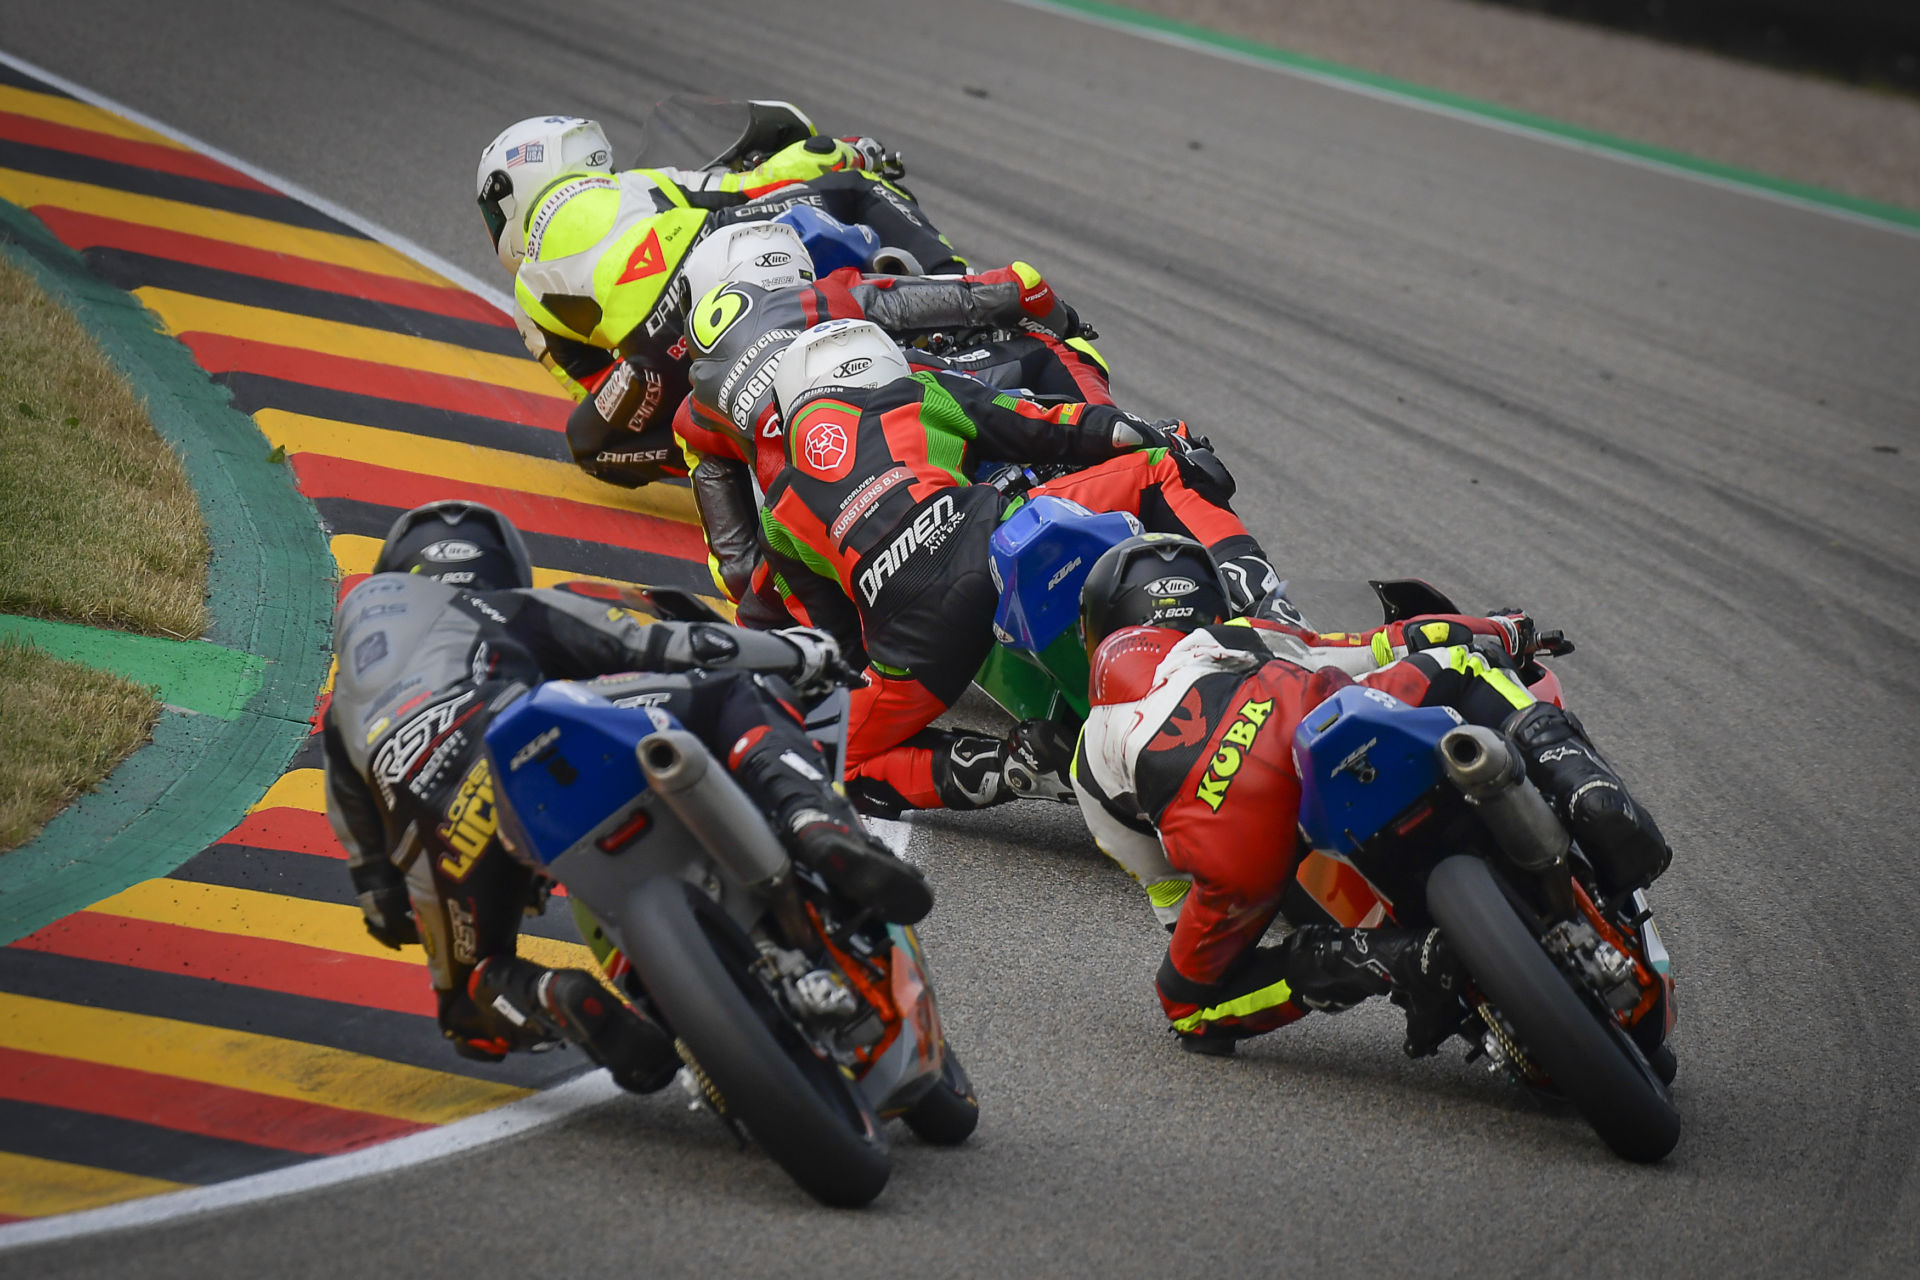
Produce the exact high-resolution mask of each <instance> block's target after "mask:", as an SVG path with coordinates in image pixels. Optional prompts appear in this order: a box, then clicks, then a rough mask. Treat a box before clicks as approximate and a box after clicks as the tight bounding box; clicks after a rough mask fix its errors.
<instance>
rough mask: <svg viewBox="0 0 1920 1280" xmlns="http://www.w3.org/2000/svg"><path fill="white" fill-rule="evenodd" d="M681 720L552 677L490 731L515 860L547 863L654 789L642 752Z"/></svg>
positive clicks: (503, 823)
mask: <svg viewBox="0 0 1920 1280" xmlns="http://www.w3.org/2000/svg"><path fill="white" fill-rule="evenodd" d="M678 727H679V722H678V721H677V720H676V719H675V718H674V717H673V716H672V715H670V714H668V713H667V712H665V711H662V710H660V709H659V708H658V707H617V706H615V705H614V704H613V703H611V702H609V701H607V700H606V699H605V698H602V697H600V696H599V695H598V694H595V693H592V692H590V691H588V689H587V688H586V687H585V686H584V685H580V684H576V683H574V682H573V681H571V680H552V681H548V682H547V683H545V684H543V685H541V686H540V687H539V688H537V689H535V690H534V691H533V692H532V693H530V694H528V695H527V696H526V697H524V698H521V699H520V700H519V701H517V702H515V703H514V704H513V705H511V706H509V707H508V708H507V709H506V710H505V711H502V712H501V713H500V714H499V715H498V716H496V717H495V718H494V721H493V723H492V724H491V725H489V726H488V727H487V732H486V737H485V742H486V751H487V758H488V760H489V762H490V764H491V766H492V769H493V777H494V803H495V805H496V806H497V807H498V809H499V813H500V828H501V831H502V832H503V833H504V834H505V836H506V840H507V844H508V847H509V848H510V849H511V850H512V851H513V854H514V856H515V857H517V858H519V859H520V860H521V861H523V862H530V863H533V864H534V865H536V866H542V867H544V866H546V865H547V864H549V863H551V862H553V861H554V859H556V858H558V857H559V856H560V855H561V854H563V853H565V852H567V850H569V849H571V848H573V847H574V846H575V845H576V844H578V843H580V841H582V840H584V839H586V838H587V837H588V836H589V835H591V834H593V833H594V831H595V830H596V829H597V828H598V827H600V826H601V825H603V824H604V823H605V822H606V820H607V819H608V818H609V817H611V816H613V815H614V814H615V813H618V812H620V811H621V810H623V809H627V808H630V807H631V805H632V803H633V801H634V800H635V798H637V797H639V796H642V795H644V794H645V793H646V791H647V790H648V787H647V779H646V775H645V774H643V773H642V772H641V771H640V761H639V758H638V757H637V756H636V755H635V754H634V749H635V748H636V747H638V746H639V744H640V743H641V741H642V740H644V739H645V738H646V737H647V736H648V735H649V734H652V733H654V732H656V731H658V730H661V729H675V728H678Z"/></svg>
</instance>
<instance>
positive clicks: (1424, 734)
mask: <svg viewBox="0 0 1920 1280" xmlns="http://www.w3.org/2000/svg"><path fill="white" fill-rule="evenodd" d="M1460 723H1461V719H1460V715H1459V713H1458V712H1456V711H1454V710H1453V709H1452V708H1451V707H1415V706H1410V705H1408V704H1407V703H1405V702H1402V701H1400V699H1398V698H1396V697H1394V696H1393V695H1392V694H1390V693H1387V692H1386V691H1385V690H1382V689H1369V688H1367V687H1366V686H1364V685H1348V686H1347V687H1345V688H1343V689H1341V690H1339V691H1338V692H1337V693H1335V694H1334V695H1333V696H1332V697H1331V698H1328V699H1327V700H1326V701H1325V702H1322V703H1321V704H1320V705H1319V706H1317V707H1315V708H1314V709H1313V710H1311V711H1309V712H1307V714H1306V715H1305V716H1303V717H1301V720H1300V727H1299V728H1298V729H1296V730H1295V731H1294V735H1293V763H1294V769H1295V771H1296V772H1297V773H1298V774H1299V776H1300V829H1301V830H1302V831H1303V832H1305V833H1306V837H1307V840H1308V843H1310V844H1311V845H1312V847H1314V848H1315V849H1321V850H1325V851H1327V852H1330V853H1341V854H1346V853H1351V852H1353V851H1354V850H1356V849H1358V848H1360V847H1361V846H1362V845H1364V844H1366V842H1367V841H1368V840H1370V839H1372V838H1373V837H1374V836H1375V835H1376V834H1378V833H1379V832H1380V831H1381V830H1382V829H1384V828H1385V827H1386V826H1387V825H1388V824H1389V823H1391V822H1393V820H1394V819H1396V818H1398V817H1399V816H1400V815H1401V814H1403V813H1405V812H1406V811H1407V809H1408V808H1409V807H1410V806H1412V805H1413V804H1414V803H1415V802H1416V801H1418V800H1419V799H1420V797H1422V796H1424V795H1426V794H1427V792H1429V791H1431V790H1432V789H1433V788H1434V785H1435V784H1436V783H1438V782H1439V781H1440V778H1441V772H1440V759H1439V756H1438V754H1437V752H1438V749H1439V745H1440V739H1441V737H1442V736H1443V735H1445V733H1446V732H1447V730H1449V729H1451V728H1453V727H1454V726H1455V725H1458V724H1460Z"/></svg>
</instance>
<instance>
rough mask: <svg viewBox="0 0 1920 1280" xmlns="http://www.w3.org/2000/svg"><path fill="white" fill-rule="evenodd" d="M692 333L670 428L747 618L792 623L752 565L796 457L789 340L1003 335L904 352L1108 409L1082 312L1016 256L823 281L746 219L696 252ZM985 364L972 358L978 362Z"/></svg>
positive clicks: (790, 232)
mask: <svg viewBox="0 0 1920 1280" xmlns="http://www.w3.org/2000/svg"><path fill="white" fill-rule="evenodd" d="M685 273H686V278H687V284H688V287H689V292H690V293H691V295H692V297H693V298H694V299H695V301H694V304H693V307H692V309H691V311H690V312H689V321H688V326H687V339H688V343H689V347H690V354H691V356H692V365H691V368H690V375H691V380H692V384H693V393H692V394H691V395H690V396H688V398H687V400H686V402H685V403H684V404H683V405H682V407H681V412H680V414H679V415H677V416H676V418H675V422H674V428H675V433H676V434H677V435H678V436H679V437H680V438H681V440H682V441H684V442H685V444H686V448H687V453H688V460H689V461H690V462H691V463H693V469H692V478H693V494H694V500H695V502H696V504H697V505H698V507H699V510H700V523H701V526H702V528H703V529H704V531H705V533H706V537H707V546H708V548H709V549H710V552H711V555H712V560H713V564H714V570H715V577H716V578H717V579H718V580H719V582H720V585H721V586H722V587H723V588H724V589H725V590H726V592H727V594H728V595H729V596H731V597H732V598H733V599H734V600H736V601H738V602H740V607H741V613H740V617H741V620H742V621H743V622H745V623H747V624H748V625H764V624H766V623H769V622H776V621H780V620H783V615H784V612H785V611H784V609H783V608H782V607H781V605H780V603H779V597H778V595H777V593H775V592H773V591H772V590H771V586H770V584H769V583H768V582H767V581H766V577H767V575H765V574H764V573H761V574H759V576H758V581H756V576H755V571H756V570H757V569H759V567H760V565H761V564H762V563H763V562H762V561H761V558H760V551H759V537H758V534H759V524H760V506H759V494H760V493H762V492H764V491H765V490H766V488H767V487H768V486H770V485H772V483H773V481H774V478H775V477H776V476H777V475H778V474H779V472H780V469H781V467H783V466H784V465H785V462H786V450H785V448H784V447H783V445H782V436H781V432H780V407H779V403H778V402H777V400H776V399H775V397H774V394H773V370H774V368H775V366H776V365H777V364H778V363H779V360H780V356H781V353H782V352H783V351H784V350H785V349H786V345H787V343H788V342H789V341H790V340H791V339H792V338H794V337H795V336H797V335H798V334H799V333H800V332H801V331H802V330H804V329H806V328H807V327H808V326H810V325H813V324H815V323H818V322H820V321H823V320H838V319H856V320H871V321H872V322H873V323H875V324H877V325H879V326H880V327H881V328H882V329H884V330H886V332H887V334H888V336H890V337H892V338H894V339H895V340H896V341H899V342H902V343H906V342H911V341H913V340H915V339H925V338H929V337H932V336H934V335H941V334H946V335H960V334H975V333H979V332H981V331H985V330H999V331H1005V332H1007V333H1009V334H1011V335H1014V336H1011V337H1009V338H1007V339H1005V340H1002V341H999V342H995V343H992V344H969V345H967V346H965V347H957V348H955V349H954V350H953V353H952V357H957V359H956V358H952V357H948V358H942V357H940V356H933V355H928V354H926V353H925V352H922V351H914V350H908V351H907V352H906V355H907V359H908V362H909V364H911V365H913V367H915V368H947V367H958V368H960V369H962V370H963V371H965V372H967V373H970V374H972V375H973V376H975V377H977V378H980V379H981V380H983V381H985V382H987V383H988V384H989V385H992V386H997V387H1002V388H1005V389H1009V390H1011V389H1015V388H1024V389H1026V393H1028V394H1036V395H1041V396H1059V397H1062V398H1067V399H1074V400H1083V401H1086V402H1088V403H1092V404H1110V403H1112V400H1111V398H1110V397H1109V396H1108V395H1107V383H1106V366H1105V365H1104V363H1102V362H1101V360H1100V354H1099V352H1097V351H1095V350H1094V349H1093V347H1092V345H1091V344H1090V343H1088V341H1087V340H1086V338H1085V337H1083V336H1081V335H1082V333H1083V332H1084V329H1083V326H1082V325H1081V324H1080V323H1079V318H1078V317H1077V316H1075V315H1074V313H1073V311H1072V309H1071V308H1070V307H1068V306H1066V305H1065V304H1064V303H1062V302H1060V301H1059V299H1058V298H1057V297H1056V296H1055V295H1054V292H1053V289H1052V287H1051V286H1049V285H1048V284H1047V282H1046V280H1045V279H1044V278H1042V277H1041V275H1040V273H1039V272H1038V271H1036V270H1034V269H1033V268H1032V267H1030V266H1028V265H1027V264H1026V263H1024V262H1015V263H1013V264H1012V265H1010V266H1007V267H1002V268H999V269H998V270H994V271H988V272H984V273H982V274H979V275H971V276H961V277H951V276H949V277H943V278H940V279H928V278H925V277H913V276H873V275H864V274H862V273H861V272H859V271H858V270H855V269H853V268H843V269H841V270H839V271H835V272H833V273H831V274H829V275H828V276H826V277H824V278H821V279H816V278H815V273H814V264H813V260H812V257H811V256H810V255H809V254H808V252H807V247H806V245H805V244H804V243H803V242H802V241H801V238H800V235H799V233H798V232H797V231H796V230H795V229H794V228H793V227H791V226H789V225H787V224H785V223H783V222H743V223H738V224H735V225H733V226H729V227H723V228H720V229H719V230H717V231H715V232H713V233H712V234H711V235H709V236H707V238H706V239H704V240H702V241H701V242H700V243H699V245H697V246H696V247H695V248H694V250H693V252H692V253H690V254H688V255H687V262H686V267H685ZM976 356H977V357H979V358H978V359H976V358H975V357H976Z"/></svg>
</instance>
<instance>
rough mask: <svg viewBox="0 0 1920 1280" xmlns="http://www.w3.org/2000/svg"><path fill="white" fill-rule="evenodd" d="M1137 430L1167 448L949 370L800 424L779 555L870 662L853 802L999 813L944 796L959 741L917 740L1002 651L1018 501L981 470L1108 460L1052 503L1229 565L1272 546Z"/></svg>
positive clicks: (1108, 412) (791, 433) (793, 424)
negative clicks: (1175, 540)
mask: <svg viewBox="0 0 1920 1280" xmlns="http://www.w3.org/2000/svg"><path fill="white" fill-rule="evenodd" d="M1136 425H1137V427H1139V428H1142V429H1144V430H1145V431H1146V432H1147V433H1148V435H1149V437H1150V438H1151V436H1152V435H1153V434H1154V433H1155V432H1157V431H1158V430H1159V429H1158V428H1154V427H1152V426H1151V425H1150V424H1147V423H1143V422H1141V421H1140V420H1139V419H1137V418H1134V417H1132V416H1131V415H1129V414H1127V413H1124V412H1123V411H1121V410H1119V409H1117V408H1114V407H1112V406H1109V405H1089V404H1078V403H1070V404H1059V405H1052V406H1047V405H1041V404H1038V403H1035V402H1033V401H1030V400H1023V399H1020V398H1018V397H1015V396H1011V395H1008V394H1005V393H996V392H995V391H993V390H992V389H991V388H990V387H987V386H985V385H983V384H982V383H980V382H978V381H976V380H974V379H972V378H969V377H967V376H965V375H963V374H956V373H951V372H946V371H939V372H923V373H918V374H915V375H913V376H912V377H910V378H902V379H899V380H898V381H895V382H892V383H889V384H888V385H886V386H883V387H878V388H868V389H860V390H856V391H853V392H851V393H850V394H848V395H845V396H836V397H831V398H826V397H823V398H820V399H816V400H813V401H811V402H808V403H805V404H803V405H802V406H801V408H800V410H799V412H798V413H797V414H796V415H795V417H794V420H793V421H790V422H788V423H787V425H786V432H785V436H786V446H787V457H788V465H787V466H786V468H785V469H784V470H783V471H782V472H781V473H780V476H779V478H778V479H777V480H776V481H775V482H774V484H773V486H772V488H771V489H769V490H768V492H767V500H766V507H765V509H764V511H763V512H762V514H761V523H762V539H763V542H762V545H763V549H764V550H765V551H766V553H767V559H768V563H769V564H770V565H771V566H772V569H773V571H774V572H775V573H776V574H778V575H779V576H780V579H781V581H782V582H784V583H785V584H786V585H787V587H788V589H789V590H790V591H791V592H792V594H793V595H794V596H795V597H797V598H798V599H799V600H800V601H801V602H802V603H803V604H804V606H805V607H806V610H807V613H808V615H809V617H810V618H811V620H812V622H813V624H814V625H816V626H819V627H824V628H826V629H827V630H828V631H830V632H831V633H832V634H833V636H834V638H835V639H836V640H837V641H839V642H840V644H841V646H842V651H843V652H845V653H848V654H854V653H859V652H862V651H864V653H865V654H866V655H867V660H868V663H869V669H868V671H867V672H866V678H867V684H866V687H865V688H863V689H860V690H857V691H856V692H855V693H854V697H853V709H852V716H851V721H850V728H849V741H848V751H847V778H848V788H849V791H850V792H851V793H853V794H856V795H859V796H860V797H862V799H863V801H864V802H866V803H867V804H869V805H870V806H877V807H880V808H899V807H912V808H939V807H943V806H947V807H954V806H958V805H961V804H965V803H973V804H980V803H989V802H991V800H990V799H989V798H988V797H986V796H984V795H983V796H982V797H981V798H979V799H977V800H966V799H962V798H958V797H957V796H956V792H955V790H954V789H953V788H952V787H948V788H945V789H944V794H943V788H942V787H941V785H940V782H939V779H938V778H937V777H936V766H935V757H936V752H937V751H939V750H941V749H943V747H944V745H946V744H937V743H929V742H927V741H925V740H924V739H922V740H917V741H910V740H911V739H914V738H915V735H916V734H918V733H919V732H920V731H921V730H923V729H925V728H926V726H927V725H929V724H930V723H932V721H933V720H934V718H935V717H937V716H938V715H939V714H940V713H941V712H942V711H944V710H945V709H946V708H947V707H948V706H950V705H952V703H953V702H954V701H955V700H956V699H957V698H958V697H959V696H960V694H961V693H962V692H963V691H965V689H966V687H967V684H968V682H969V681H971V680H972V678H973V676H974V674H975V673H976V672H977V671H978V670H979V668H980V665H981V663H982V662H984V661H985V660H986V657H987V654H988V653H989V652H990V651H991V649H992V647H993V644H994V638H993V630H992V624H993V615H994V610H995V607H996V605H997V603H998V600H999V588H998V587H996V586H995V585H994V582H993V580H992V577H991V575H990V573H989V570H988V560H989V556H988V544H989V540H990V539H991V538H992V536H993V531H994V529H995V528H996V527H997V526H998V525H999V523H1000V520H1001V518H1002V517H1003V515H1004V514H1005V513H1006V510H1007V503H1008V499H1007V498H1006V497H1005V496H1004V495H1002V494H1001V493H1000V492H999V491H998V490H996V489H994V488H992V487H990V486H987V485H975V484H970V483H969V482H968V480H967V477H968V475H970V474H971V473H972V471H973V468H974V465H975V463H976V461H977V460H978V459H980V458H992V459H995V460H998V461H1008V462H1024V463H1047V462H1069V463H1075V462H1078V463H1087V464H1096V463H1097V464H1099V465H1089V467H1088V468H1087V469H1086V470H1083V471H1078V472H1075V473H1073V474H1070V475H1068V476H1065V477H1063V478H1062V479H1060V480H1057V481H1053V482H1051V483H1049V484H1047V485H1044V486H1041V487H1040V488H1039V489H1037V490H1035V492H1036V493H1049V494H1058V495H1059V496H1062V497H1066V498H1070V499H1072V500H1074V501H1077V502H1080V503H1081V504H1083V505H1084V506H1086V507H1088V508H1090V509H1092V510H1096V511H1128V512H1132V513H1133V514H1135V515H1138V516H1140V517H1141V518H1142V520H1143V521H1144V522H1145V523H1146V524H1148V525H1149V527H1156V528H1158V529H1160V530H1162V531H1166V532H1180V533H1185V534H1188V535H1189V536H1192V537H1194V538H1196V539H1198V540H1199V541H1200V542H1202V543H1203V544H1205V545H1206V546H1207V547H1208V549H1209V550H1212V551H1214V552H1215V553H1216V554H1226V555H1233V554H1240V553H1241V552H1242V551H1252V552H1255V553H1257V552H1258V550H1259V548H1258V545H1257V544H1256V543H1255V542H1254V539H1253V538H1252V537H1251V536H1250V535H1249V534H1248V533H1247V531H1246V527H1245V526H1244V525H1243V524H1241V523H1240V520H1239V517H1237V516H1235V515H1234V514H1233V512H1232V511H1231V510H1230V509H1229V508H1227V507H1225V506H1223V505H1220V504H1217V503H1215V502H1213V501H1211V500H1210V499H1208V498H1206V497H1203V496H1202V495H1201V494H1199V493H1197V492H1195V491H1194V490H1193V489H1191V488H1189V487H1188V486H1187V484H1186V483H1185V481H1184V480H1183V479H1182V477H1181V471H1180V466H1179V464H1178V462H1177V461H1176V458H1175V456H1174V452H1173V451H1172V450H1169V449H1166V448H1142V447H1139V443H1138V442H1139V441H1140V439H1141V436H1140V434H1139V433H1137V432H1136V431H1135V430H1134V429H1133V427H1134V426H1136ZM1118 439H1124V440H1130V441H1133V442H1134V443H1116V440H1118ZM1103 460H1105V461H1103Z"/></svg>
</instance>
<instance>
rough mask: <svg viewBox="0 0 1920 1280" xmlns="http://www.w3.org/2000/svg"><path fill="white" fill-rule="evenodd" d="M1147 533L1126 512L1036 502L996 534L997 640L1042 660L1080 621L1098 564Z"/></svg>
mask: <svg viewBox="0 0 1920 1280" xmlns="http://www.w3.org/2000/svg"><path fill="white" fill-rule="evenodd" d="M1139 532H1140V522H1139V521H1138V520H1136V519H1134V518H1133V517H1132V516H1130V515H1127V514H1126V513H1124V512H1117V511H1109V512H1105V513H1103V514H1099V515H1096V514H1095V513H1093V512H1091V511H1089V510H1087V509H1086V508H1085V507H1083V506H1081V505H1080V504H1079V503H1077V502H1069V501H1068V500H1067V499H1065V498H1054V497H1048V496H1045V495H1042V496H1040V497H1036V498H1032V499H1030V500H1028V501H1027V502H1026V503H1025V505H1023V506H1021V507H1020V508H1019V509H1018V510H1016V511H1015V512H1014V513H1013V514H1012V515H1010V516H1008V517H1007V518H1006V520H1005V521H1004V522H1002V524H1001V525H1000V527H999V528H998V529H996V530H994V532H993V541H992V543H991V544H990V551H989V564H990V567H991V569H992V573H993V581H994V585H995V586H997V587H999V589H1000V606H999V608H997V609H996V610H994V615H993V634H994V638H995V639H997V640H999V641H1000V643H1001V644H1004V645H1007V646H1009V647H1011V648H1014V649H1024V650H1026V651H1028V652H1030V653H1038V652H1040V651H1041V650H1042V649H1045V648H1046V647H1047V646H1048V645H1050V644H1052V643H1053V642H1054V641H1055V640H1057V639H1058V638H1059V637H1060V636H1061V635H1062V634H1064V633H1065V632H1066V630H1067V628H1069V627H1071V626H1073V625H1074V624H1076V623H1077V622H1078V621H1079V620H1080V587H1081V585H1082V584H1083V583H1085V582H1086V580H1087V574H1089V573H1091V572H1092V571H1093V562H1094V561H1096V560H1098V559H1099V558H1100V557H1101V555H1102V554H1103V553H1104V552H1105V551H1106V550H1107V549H1108V548H1109V547H1113V546H1116V545H1118V544H1119V543H1122V542H1125V541H1126V540H1127V539H1128V538H1131V537H1133V536H1134V535H1135V534H1137V533H1139Z"/></svg>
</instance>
